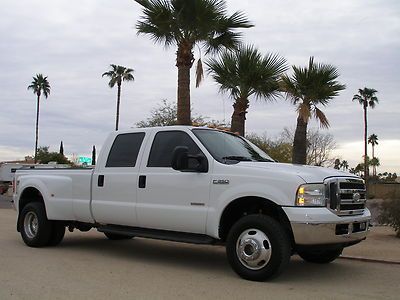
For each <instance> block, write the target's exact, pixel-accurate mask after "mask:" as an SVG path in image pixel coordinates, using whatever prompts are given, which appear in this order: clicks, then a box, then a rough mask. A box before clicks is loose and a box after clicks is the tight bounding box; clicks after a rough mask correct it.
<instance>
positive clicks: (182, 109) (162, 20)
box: [135, 0, 252, 125]
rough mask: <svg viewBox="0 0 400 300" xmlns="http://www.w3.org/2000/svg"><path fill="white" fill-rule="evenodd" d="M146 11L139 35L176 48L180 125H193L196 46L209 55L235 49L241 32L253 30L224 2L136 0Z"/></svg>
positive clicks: (139, 25) (216, 0) (137, 26)
mask: <svg viewBox="0 0 400 300" xmlns="http://www.w3.org/2000/svg"><path fill="white" fill-rule="evenodd" d="M135 1H136V2H137V3H139V4H140V5H141V6H142V7H143V16H142V17H141V19H140V20H139V21H138V22H137V25H136V29H137V30H138V33H139V34H141V33H142V34H149V35H150V37H151V39H152V40H153V41H154V42H155V43H161V44H163V45H164V46H165V47H169V46H173V45H175V46H177V48H178V49H177V52H176V66H177V67H178V95H177V97H178V101H177V103H178V114H177V117H178V124H180V125H190V124H191V118H190V69H191V67H192V65H193V62H194V55H193V49H194V47H195V45H199V46H202V47H203V48H204V49H205V51H206V54H208V53H210V52H211V53H213V52H218V51H220V50H221V49H223V48H226V49H236V48H237V47H238V45H239V43H240V37H241V34H240V33H238V32H236V29H238V28H249V27H252V25H251V24H250V22H249V21H248V20H247V18H246V17H245V15H244V14H243V13H241V12H235V13H233V14H232V15H230V16H229V15H228V14H227V9H226V3H225V1H224V0H135ZM196 73H197V74H196V75H197V76H196V77H197V78H196V79H197V80H196V81H197V82H196V85H197V86H198V84H199V83H200V81H201V79H202V65H201V60H199V63H198V65H197V70H196Z"/></svg>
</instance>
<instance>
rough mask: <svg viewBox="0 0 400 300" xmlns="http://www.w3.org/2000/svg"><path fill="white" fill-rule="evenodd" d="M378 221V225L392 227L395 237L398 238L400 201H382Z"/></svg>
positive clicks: (399, 234)
mask: <svg viewBox="0 0 400 300" xmlns="http://www.w3.org/2000/svg"><path fill="white" fill-rule="evenodd" d="M378 221H379V223H380V224H385V225H390V226H391V227H393V228H394V230H396V236H397V237H399V238H400V199H392V200H386V201H383V202H382V204H381V214H380V216H379V217H378Z"/></svg>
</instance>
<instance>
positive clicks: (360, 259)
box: [339, 255, 400, 265]
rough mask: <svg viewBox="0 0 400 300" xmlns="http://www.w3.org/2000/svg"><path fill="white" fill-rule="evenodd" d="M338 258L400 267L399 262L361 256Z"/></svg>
mask: <svg viewBox="0 0 400 300" xmlns="http://www.w3.org/2000/svg"><path fill="white" fill-rule="evenodd" d="M339 258H342V259H348V260H358V261H365V262H371V263H380V264H388V265H400V261H393V260H384V259H374V258H366V257H361V256H347V255H344V256H339Z"/></svg>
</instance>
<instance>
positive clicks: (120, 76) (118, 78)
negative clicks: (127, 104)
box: [101, 64, 135, 131]
mask: <svg viewBox="0 0 400 300" xmlns="http://www.w3.org/2000/svg"><path fill="white" fill-rule="evenodd" d="M110 66H111V70H110V71H108V72H105V73H103V75H101V76H102V77H104V76H107V77H109V78H110V81H109V83H108V85H109V87H110V88H113V87H114V86H115V84H117V87H118V93H117V115H116V118H115V130H116V131H118V124H119V106H120V102H121V84H122V81H134V80H135V78H134V77H133V75H132V73H133V69H129V68H125V67H123V66H118V65H113V64H111V65H110Z"/></svg>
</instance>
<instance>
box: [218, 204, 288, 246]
mask: <svg viewBox="0 0 400 300" xmlns="http://www.w3.org/2000/svg"><path fill="white" fill-rule="evenodd" d="M250 214H263V215H267V216H270V217H272V218H274V219H275V220H277V221H278V222H279V223H280V224H282V225H283V228H284V229H285V230H286V231H287V233H288V234H289V237H290V239H291V241H292V242H293V241H294V239H293V232H292V228H291V226H290V222H289V219H288V217H287V216H286V214H285V212H284V211H283V209H282V208H281V207H280V206H279V205H277V204H276V203H274V202H272V201H270V200H268V199H265V198H261V197H242V198H239V199H236V200H234V201H232V202H231V203H230V204H229V205H228V206H227V207H226V208H225V209H224V211H223V213H222V216H221V219H220V223H219V237H220V239H221V240H222V241H225V240H226V238H227V236H228V233H229V230H230V229H231V227H232V226H233V224H235V223H236V222H237V221H238V220H239V219H240V218H241V217H243V216H246V215H250Z"/></svg>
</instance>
